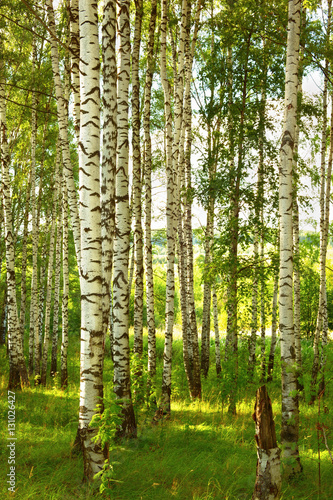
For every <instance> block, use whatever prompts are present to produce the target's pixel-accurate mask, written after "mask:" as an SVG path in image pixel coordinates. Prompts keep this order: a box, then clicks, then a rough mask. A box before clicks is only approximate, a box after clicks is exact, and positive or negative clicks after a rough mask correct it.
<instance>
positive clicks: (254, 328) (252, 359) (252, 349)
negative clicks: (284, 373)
mask: <svg viewBox="0 0 333 500" xmlns="http://www.w3.org/2000/svg"><path fill="white" fill-rule="evenodd" d="M258 181H259V177H258ZM257 193H258V183H257ZM257 204H258V201H257V202H256V206H257ZM256 219H257V220H258V214H256ZM258 239H259V231H258V222H257V223H256V224H255V228H254V241H253V254H254V255H253V257H254V258H253V260H254V266H253V282H252V318H251V337H250V341H249V366H248V374H249V380H252V378H253V374H254V367H255V364H256V344H257V332H258V267H259V266H258V261H259V241H258Z"/></svg>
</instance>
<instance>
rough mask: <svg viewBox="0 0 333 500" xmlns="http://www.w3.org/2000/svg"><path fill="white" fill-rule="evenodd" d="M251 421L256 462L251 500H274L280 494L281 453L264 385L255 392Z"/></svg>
mask: <svg viewBox="0 0 333 500" xmlns="http://www.w3.org/2000/svg"><path fill="white" fill-rule="evenodd" d="M253 420H254V421H255V424H256V434H255V438H256V443H257V455H258V460H257V476H256V483H255V486H254V493H253V495H252V500H276V499H278V498H280V492H281V470H280V466H281V464H280V453H281V451H280V449H279V448H278V446H277V442H276V435H275V424H274V420H273V412H272V405H271V401H270V399H269V396H268V393H267V389H266V386H265V385H263V386H262V387H260V388H259V389H258V390H257V394H256V403H255V406H254V414H253Z"/></svg>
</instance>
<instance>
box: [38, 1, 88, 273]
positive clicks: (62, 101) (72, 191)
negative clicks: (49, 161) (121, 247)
mask: <svg viewBox="0 0 333 500" xmlns="http://www.w3.org/2000/svg"><path fill="white" fill-rule="evenodd" d="M46 8H47V15H48V24H49V29H50V31H51V32H52V33H53V35H54V36H50V44H51V62H52V71H53V79H54V88H55V94H56V99H57V113H58V123H59V140H60V145H61V151H62V159H63V163H64V176H65V178H66V182H67V189H68V199H69V207H70V213H71V222H72V229H73V235H74V242H75V251H76V258H77V262H78V266H79V268H80V260H81V258H80V252H81V249H80V220H79V211H78V203H77V198H76V188H75V184H74V176H73V167H72V163H71V159H70V150H69V140H68V117H67V112H66V111H67V109H68V102H66V95H65V93H64V89H63V86H62V83H61V79H60V70H59V53H58V46H57V41H56V26H55V20H54V12H53V6H52V0H46Z"/></svg>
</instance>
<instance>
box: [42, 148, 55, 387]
mask: <svg viewBox="0 0 333 500" xmlns="http://www.w3.org/2000/svg"><path fill="white" fill-rule="evenodd" d="M59 170H60V152H59V148H58V147H57V158H56V165H55V173H54V177H55V181H54V191H53V203H52V212H51V216H52V222H51V227H50V242H49V258H48V267H47V281H46V300H45V329H44V344H43V355H42V370H41V384H42V385H44V386H45V385H46V374H47V360H48V351H49V343H50V328H51V299H52V280H53V269H54V243H55V234H56V221H57V204H58V194H59V179H60V178H59V175H60V172H59Z"/></svg>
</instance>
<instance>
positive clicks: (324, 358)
mask: <svg viewBox="0 0 333 500" xmlns="http://www.w3.org/2000/svg"><path fill="white" fill-rule="evenodd" d="M331 5H332V3H331V1H330V2H329V9H330V10H329V12H331ZM332 162H333V92H331V130H330V152H329V157H328V163H327V174H326V193H325V243H326V252H327V245H328V232H329V222H330V199H331V182H332ZM325 285H326V283H325ZM327 340H328V311H327V291H326V286H325V295H324V315H323V333H322V341H321V356H320V371H321V379H320V382H319V391H318V394H320V393H322V392H323V391H324V390H325V367H326V362H327V354H326V346H327Z"/></svg>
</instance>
